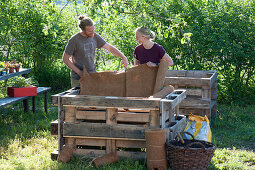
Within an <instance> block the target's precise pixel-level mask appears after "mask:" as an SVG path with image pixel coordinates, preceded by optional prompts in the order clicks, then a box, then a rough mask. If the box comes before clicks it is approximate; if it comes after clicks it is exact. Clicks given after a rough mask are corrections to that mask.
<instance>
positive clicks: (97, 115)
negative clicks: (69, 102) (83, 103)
mask: <svg viewBox="0 0 255 170" xmlns="http://www.w3.org/2000/svg"><path fill="white" fill-rule="evenodd" d="M105 113H106V111H105V110H104V111H94V110H86V111H80V110H78V111H76V118H77V119H81V120H84V119H85V120H105V119H106V116H105Z"/></svg>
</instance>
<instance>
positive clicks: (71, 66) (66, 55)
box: [62, 53, 83, 77]
mask: <svg viewBox="0 0 255 170" xmlns="http://www.w3.org/2000/svg"><path fill="white" fill-rule="evenodd" d="M71 57H72V56H71V55H68V54H66V53H64V54H63V57H62V60H63V62H64V63H65V64H66V65H67V66H68V67H69V68H70V69H72V70H73V71H74V72H76V73H77V74H78V75H79V76H80V77H82V73H83V72H82V71H81V70H80V69H79V68H78V67H76V66H75V65H74V64H73V63H72V62H71V61H70V58H71Z"/></svg>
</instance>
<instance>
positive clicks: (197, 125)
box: [183, 114, 212, 142]
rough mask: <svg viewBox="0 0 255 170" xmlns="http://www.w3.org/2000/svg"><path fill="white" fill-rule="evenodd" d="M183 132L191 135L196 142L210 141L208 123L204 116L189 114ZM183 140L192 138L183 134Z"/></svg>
mask: <svg viewBox="0 0 255 170" xmlns="http://www.w3.org/2000/svg"><path fill="white" fill-rule="evenodd" d="M184 131H185V132H189V133H191V134H192V135H193V136H194V138H195V139H196V140H203V141H207V142H211V141H212V132H211V128H210V121H209V119H208V118H207V116H206V115H205V116H204V117H202V116H197V115H193V114H190V116H189V121H188V123H187V125H186V128H185V129H184ZM183 139H192V137H191V136H190V135H187V134H185V133H184V135H183Z"/></svg>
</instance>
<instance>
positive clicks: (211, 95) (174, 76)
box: [165, 70, 217, 118]
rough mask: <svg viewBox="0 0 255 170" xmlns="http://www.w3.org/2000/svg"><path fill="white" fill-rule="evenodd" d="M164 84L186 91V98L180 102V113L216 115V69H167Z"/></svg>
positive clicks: (209, 116)
mask: <svg viewBox="0 0 255 170" xmlns="http://www.w3.org/2000/svg"><path fill="white" fill-rule="evenodd" d="M165 85H172V86H174V87H175V89H185V90H186V91H187V97H186V99H184V101H183V102H182V103H181V104H180V114H184V115H188V114H190V113H193V114H195V115H201V116H204V115H207V117H208V118H211V117H213V116H216V114H217V112H216V107H217V71H214V70H210V71H200V70H189V71H188V70H168V72H167V75H166V79H165Z"/></svg>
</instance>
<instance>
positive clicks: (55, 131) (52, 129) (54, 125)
mask: <svg viewBox="0 0 255 170" xmlns="http://www.w3.org/2000/svg"><path fill="white" fill-rule="evenodd" d="M50 134H51V135H52V136H57V135H58V120H55V121H53V122H51V123H50Z"/></svg>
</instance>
